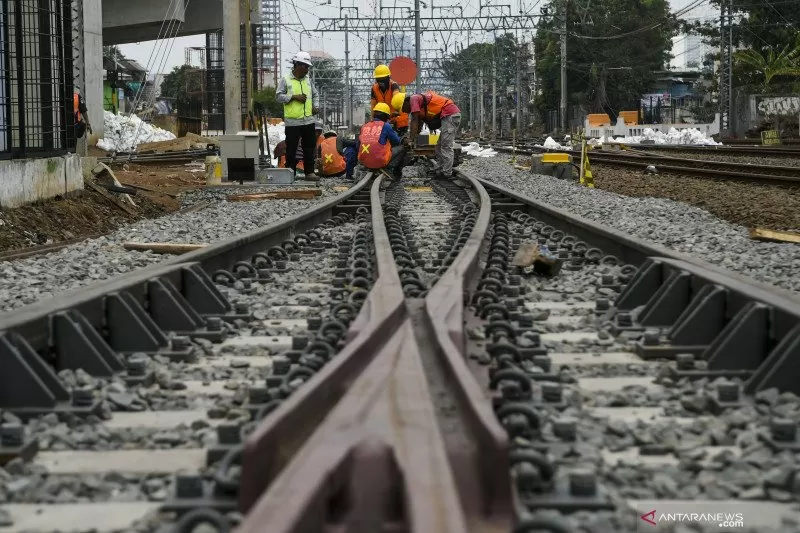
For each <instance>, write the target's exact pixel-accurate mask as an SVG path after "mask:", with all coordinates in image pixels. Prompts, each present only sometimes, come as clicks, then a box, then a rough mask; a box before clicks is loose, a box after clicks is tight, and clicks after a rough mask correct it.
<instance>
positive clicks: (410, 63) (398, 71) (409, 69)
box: [389, 56, 417, 85]
mask: <svg viewBox="0 0 800 533" xmlns="http://www.w3.org/2000/svg"><path fill="white" fill-rule="evenodd" d="M389 70H391V71H392V81H395V82H397V83H399V84H400V85H408V84H409V83H411V82H412V81H414V80H415V79H416V77H417V65H416V63H414V60H413V59H411V58H410V57H405V56H397V57H395V58H394V59H392V61H391V63H389Z"/></svg>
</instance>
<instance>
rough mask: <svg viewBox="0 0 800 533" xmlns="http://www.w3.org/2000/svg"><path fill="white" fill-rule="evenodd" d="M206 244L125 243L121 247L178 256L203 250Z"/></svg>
mask: <svg viewBox="0 0 800 533" xmlns="http://www.w3.org/2000/svg"><path fill="white" fill-rule="evenodd" d="M206 246H208V245H207V244H184V243H174V242H125V243H122V247H123V248H125V249H126V250H137V251H139V252H154V253H157V254H173V255H180V254H185V253H187V252H193V251H195V250H199V249H200V248H205V247H206Z"/></svg>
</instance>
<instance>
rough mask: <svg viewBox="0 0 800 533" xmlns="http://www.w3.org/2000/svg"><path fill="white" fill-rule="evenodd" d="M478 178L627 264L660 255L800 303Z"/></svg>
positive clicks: (780, 300) (799, 298) (781, 301)
mask: <svg viewBox="0 0 800 533" xmlns="http://www.w3.org/2000/svg"><path fill="white" fill-rule="evenodd" d="M475 179H476V180H477V181H478V182H479V183H480V184H481V185H483V187H484V188H485V189H486V190H487V191H488V192H489V194H490V195H492V196H493V197H496V198H494V199H493V201H494V202H495V203H498V199H499V198H506V199H511V200H513V202H512V203H509V204H505V207H504V210H506V211H509V210H515V209H519V210H521V211H523V212H524V213H526V214H528V215H531V216H533V217H535V218H536V219H537V220H541V221H542V222H545V223H546V224H548V225H550V226H553V227H557V228H559V229H561V230H562V231H564V232H566V233H568V234H570V235H574V236H576V237H577V238H578V239H580V240H582V241H585V242H586V243H587V244H589V245H591V246H592V247H595V248H598V249H601V250H605V251H606V252H607V253H609V254H611V255H614V256H616V257H618V258H619V259H620V260H621V261H623V262H624V263H629V264H632V265H641V264H643V263H644V262H645V261H647V260H648V259H649V258H653V257H657V258H666V259H670V260H673V261H680V262H682V263H687V264H693V265H696V266H697V267H699V268H701V269H703V270H705V271H707V272H709V273H710V274H711V275H714V276H718V277H720V279H727V280H730V281H731V282H732V283H735V284H737V285H748V286H750V287H753V288H755V289H757V290H759V291H762V292H763V293H765V294H771V295H773V297H774V298H777V299H776V300H775V301H774V302H773V303H774V304H775V305H779V306H792V305H797V304H800V295H797V294H795V293H793V292H789V291H787V290H784V289H780V288H777V287H773V286H772V285H767V284H765V283H761V282H758V281H755V280H752V279H749V278H746V277H744V276H741V275H739V274H736V273H734V272H731V271H729V270H725V269H723V268H720V267H718V266H716V265H713V264H711V263H709V262H708V261H703V260H702V259H699V258H697V257H695V256H691V255H688V254H684V253H681V252H676V251H674V250H670V249H669V248H666V247H664V246H661V245H659V244H655V243H652V242H648V241H644V240H642V239H639V238H637V237H634V236H632V235H630V234H628V233H624V232H622V231H619V230H616V229H614V228H612V227H610V226H607V225H605V224H603V223H601V222H595V221H593V220H589V219H588V218H584V217H581V216H579V215H576V214H574V213H570V212H569V211H567V210H565V209H561V208H558V207H555V206H553V205H551V204H548V203H545V202H541V201H539V200H536V199H534V198H531V197H529V196H524V195H521V194H519V193H517V192H515V191H512V190H511V189H508V188H506V187H503V186H502V185H498V184H497V183H492V182H490V181H487V180H485V179H482V178H475Z"/></svg>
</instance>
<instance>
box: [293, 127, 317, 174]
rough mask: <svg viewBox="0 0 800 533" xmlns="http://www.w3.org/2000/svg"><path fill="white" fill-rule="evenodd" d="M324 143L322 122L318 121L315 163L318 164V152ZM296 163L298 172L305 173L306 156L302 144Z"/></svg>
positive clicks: (315, 133)
mask: <svg viewBox="0 0 800 533" xmlns="http://www.w3.org/2000/svg"><path fill="white" fill-rule="evenodd" d="M321 143H322V121H321V120H318V121H316V123H315V125H314V162H316V157H317V151H318V150H319V145H320V144H321ZM294 157H295V161H297V170H296V171H295V172H298V171H303V172H305V167H306V165H305V158H306V156H305V155H304V153H303V146H302V144H300V145H299V146H298V147H297V154H295V156H294Z"/></svg>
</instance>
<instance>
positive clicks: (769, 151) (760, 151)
mask: <svg viewBox="0 0 800 533" xmlns="http://www.w3.org/2000/svg"><path fill="white" fill-rule="evenodd" d="M470 141H473V142H489V143H491V144H498V143H502V144H504V145H510V144H511V143H513V142H514V139H511V138H502V137H501V138H498V139H494V140H484V141H481V140H480V139H477V138H472V139H470ZM462 142H466V141H462ZM728 142H729V141H728V140H723V143H724V144H722V145H713V146H700V145H691V144H635V145H626V146H629V147H634V148H635V149H637V150H644V151H648V152H694V153H697V154H698V155H700V154H724V155H730V156H756V157H765V158H768V157H781V158H796V157H800V146H797V143H796V142H787V143H786V144H784V145H778V146H763V145H760V144H759V143H758V142H754V143H753V144H751V145H747V144H744V143H739V142H736V143H731V144H728ZM542 143H544V138H528V139H524V140H519V139H517V146H519V147H521V148H522V149H533V148H534V145H535V144H538V145H540V146H541V144H542ZM540 149H541V148H540Z"/></svg>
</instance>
